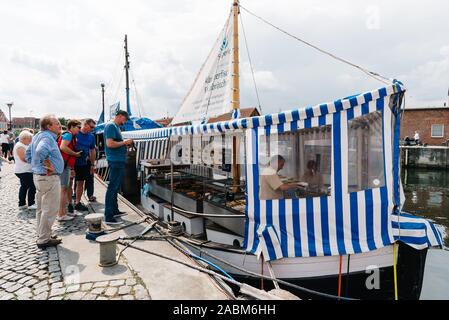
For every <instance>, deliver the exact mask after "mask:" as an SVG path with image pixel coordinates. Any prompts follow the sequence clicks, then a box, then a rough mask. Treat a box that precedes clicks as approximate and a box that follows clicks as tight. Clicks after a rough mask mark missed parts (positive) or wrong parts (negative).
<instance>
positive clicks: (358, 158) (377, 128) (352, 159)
mask: <svg viewBox="0 0 449 320" xmlns="http://www.w3.org/2000/svg"><path fill="white" fill-rule="evenodd" d="M348 139H349V141H348V142H349V143H348V173H349V177H348V191H349V192H357V191H361V190H366V189H373V188H380V187H383V186H385V173H384V154H383V139H382V114H381V113H380V112H379V111H375V112H372V113H369V114H367V115H364V116H361V117H357V118H355V119H352V120H350V121H349V124H348Z"/></svg>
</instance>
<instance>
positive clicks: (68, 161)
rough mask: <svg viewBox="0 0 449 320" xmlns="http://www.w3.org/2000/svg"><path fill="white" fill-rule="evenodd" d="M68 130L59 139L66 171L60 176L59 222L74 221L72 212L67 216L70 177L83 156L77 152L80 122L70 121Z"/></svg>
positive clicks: (69, 199)
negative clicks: (76, 163) (78, 159)
mask: <svg viewBox="0 0 449 320" xmlns="http://www.w3.org/2000/svg"><path fill="white" fill-rule="evenodd" d="M67 128H68V130H67V131H65V132H63V133H62V134H61V136H60V137H58V145H59V149H60V150H61V155H62V159H63V160H64V170H63V171H62V174H61V176H60V179H61V200H60V204H59V213H58V216H57V218H56V220H58V221H70V220H73V216H71V215H70V214H71V212H69V214H67V204H68V203H70V202H71V198H72V188H71V181H70V177H71V176H72V175H73V170H74V167H75V161H76V160H77V158H79V157H80V156H81V151H76V150H77V144H76V141H77V140H76V137H77V135H78V133H79V131H80V129H81V122H80V121H79V120H70V121H69V122H68V123H67Z"/></svg>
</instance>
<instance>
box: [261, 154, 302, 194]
mask: <svg viewBox="0 0 449 320" xmlns="http://www.w3.org/2000/svg"><path fill="white" fill-rule="evenodd" d="M284 165H285V158H284V157H283V156H281V155H276V156H273V157H272V158H271V159H270V162H269V164H268V167H266V168H265V169H263V170H262V172H261V174H260V194H259V197H260V199H261V200H274V199H284V198H285V196H284V191H290V190H292V191H293V190H298V189H303V188H304V186H303V185H301V184H300V183H298V182H294V183H283V182H282V180H281V178H280V177H279V174H278V172H279V171H281V170H282V168H284Z"/></svg>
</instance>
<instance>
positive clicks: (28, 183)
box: [13, 130, 36, 210]
mask: <svg viewBox="0 0 449 320" xmlns="http://www.w3.org/2000/svg"><path fill="white" fill-rule="evenodd" d="M32 138H33V135H32V134H31V133H30V132H29V131H26V130H23V131H22V132H21V133H20V135H19V142H18V143H16V145H15V146H14V150H13V155H14V162H15V168H14V173H15V174H16V176H17V177H18V178H19V179H20V189H19V209H22V210H23V209H27V208H28V209H34V210H35V209H36V205H35V204H34V198H35V194H36V188H35V186H34V182H33V171H32V170H31V164H30V163H28V162H26V160H25V153H26V150H27V149H28V145H29V144H30V143H31V139H32ZM27 194H28V206H27V205H26V204H27V203H26V198H27Z"/></svg>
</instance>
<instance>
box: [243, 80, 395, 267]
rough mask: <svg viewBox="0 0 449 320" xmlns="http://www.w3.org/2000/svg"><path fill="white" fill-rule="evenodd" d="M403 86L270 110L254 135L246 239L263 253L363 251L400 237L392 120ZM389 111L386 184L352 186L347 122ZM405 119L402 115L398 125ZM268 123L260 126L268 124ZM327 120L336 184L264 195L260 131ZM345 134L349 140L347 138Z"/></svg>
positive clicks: (249, 135)
mask: <svg viewBox="0 0 449 320" xmlns="http://www.w3.org/2000/svg"><path fill="white" fill-rule="evenodd" d="M403 92H404V89H403V88H402V86H401V85H400V84H395V85H392V86H390V87H387V88H381V89H379V90H377V91H373V92H370V93H366V94H360V95H357V96H353V97H350V98H348V99H343V100H339V101H336V102H334V103H333V104H325V105H321V106H318V107H313V108H306V109H301V110H296V111H291V112H288V113H280V114H277V115H271V116H265V117H264V119H263V120H262V119H261V118H260V117H259V119H258V120H257V119H254V120H253V119H250V122H251V123H253V124H254V121H256V122H258V126H253V128H252V129H251V130H246V141H247V148H252V150H251V149H248V152H247V167H246V174H247V185H248V190H247V193H248V195H247V212H246V213H247V217H248V218H247V220H246V225H245V242H244V247H246V249H247V250H248V251H249V252H251V253H254V254H256V255H259V254H260V253H262V252H264V259H266V260H275V259H281V258H287V257H314V256H335V255H347V254H356V253H362V252H368V251H373V250H377V249H380V248H382V247H385V246H388V245H391V244H392V243H394V235H393V228H392V221H391V215H392V213H393V210H394V206H395V205H397V204H398V203H399V202H400V199H399V198H400V197H399V188H400V186H399V175H398V173H399V171H398V166H399V163H398V158H397V157H396V155H395V152H397V150H396V148H394V146H395V145H396V141H393V137H394V136H395V135H394V132H395V131H396V127H395V128H392V123H393V121H392V120H393V117H395V116H396V114H395V110H399V104H400V102H401V99H399V97H400V95H401V94H403ZM375 111H378V112H380V113H381V114H382V126H383V130H382V134H383V137H382V138H383V141H384V150H385V152H384V168H385V186H383V187H381V188H375V189H367V190H362V191H359V192H349V191H348V176H349V174H348V146H347V141H348V130H347V128H348V122H349V121H350V120H352V119H354V118H356V117H358V116H362V115H367V114H369V113H371V112H375ZM399 122H400V121H396V122H395V124H396V126H399ZM262 123H263V124H264V125H263V126H261V124H262ZM323 125H330V126H331V127H332V170H331V171H332V173H331V181H332V185H331V187H332V192H331V195H330V196H325V197H316V198H305V199H279V200H278V199H276V200H261V199H260V198H259V176H260V174H259V159H258V155H259V142H260V140H259V139H266V137H265V136H267V135H271V134H278V133H284V132H295V131H297V130H300V129H303V128H313V127H318V126H323ZM345 141H346V142H345Z"/></svg>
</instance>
